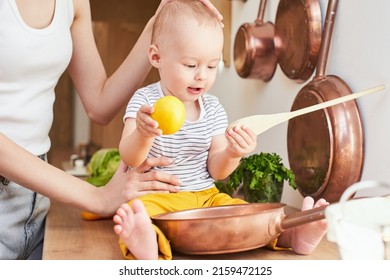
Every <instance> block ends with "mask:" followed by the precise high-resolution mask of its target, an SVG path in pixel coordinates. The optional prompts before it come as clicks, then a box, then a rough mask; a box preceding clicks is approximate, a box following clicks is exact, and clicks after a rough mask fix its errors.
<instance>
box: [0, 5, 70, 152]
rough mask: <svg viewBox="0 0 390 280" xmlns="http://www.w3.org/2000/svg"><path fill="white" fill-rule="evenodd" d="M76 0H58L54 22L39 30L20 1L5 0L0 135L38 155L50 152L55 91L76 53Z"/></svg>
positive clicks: (0, 29) (0, 34)
mask: <svg viewBox="0 0 390 280" xmlns="http://www.w3.org/2000/svg"><path fill="white" fill-rule="evenodd" d="M72 1H73V0H56V1H55V3H56V4H55V14H54V17H53V20H52V22H51V24H50V25H49V26H48V27H46V28H43V29H34V28H31V27H30V26H28V25H27V24H26V23H25V22H24V21H23V19H22V17H21V15H20V14H19V10H18V8H17V5H16V3H15V0H0V132H1V133H3V134H4V135H6V136H7V137H8V138H10V139H11V140H13V141H14V142H15V143H17V144H18V145H20V146H22V147H24V148H25V149H27V150H28V151H30V152H32V153H33V154H35V155H40V154H43V153H46V152H47V151H48V150H49V149H50V139H49V131H50V128H51V125H52V121H53V103H54V99H55V94H54V88H55V86H56V85H57V82H58V79H59V78H60V76H61V74H62V73H63V72H64V71H65V69H66V68H67V66H68V64H69V61H70V58H71V55H72V39H71V33H70V26H71V25H72V22H73V15H74V11H73V2H72ZM66 113H67V112H66Z"/></svg>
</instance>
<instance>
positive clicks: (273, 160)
mask: <svg viewBox="0 0 390 280" xmlns="http://www.w3.org/2000/svg"><path fill="white" fill-rule="evenodd" d="M271 180H274V181H276V182H279V183H280V184H283V181H287V182H288V183H289V185H290V186H291V187H292V188H293V189H296V183H295V175H294V173H293V172H292V171H291V170H290V169H288V168H286V167H285V166H284V165H283V163H282V159H281V157H280V156H279V155H278V154H276V153H260V154H253V155H251V156H249V157H244V158H242V159H241V161H240V165H239V166H238V167H237V168H236V170H234V171H233V173H232V174H231V175H230V176H229V179H228V180H227V181H219V182H216V186H217V188H218V189H219V190H220V191H221V192H225V193H228V194H230V195H231V194H232V193H234V191H235V190H237V188H238V187H239V186H240V185H241V184H243V185H244V188H248V189H249V190H251V191H255V192H256V191H259V192H262V194H261V195H260V196H261V198H259V199H256V200H258V201H261V202H265V201H267V200H270V201H272V200H271V199H272V198H273V197H275V196H277V195H278V194H276V192H277V191H276V190H274V189H273V188H272V187H271V186H270V181H271ZM280 192H281V191H280ZM244 193H245V189H244Z"/></svg>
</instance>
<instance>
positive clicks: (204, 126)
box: [124, 83, 228, 191]
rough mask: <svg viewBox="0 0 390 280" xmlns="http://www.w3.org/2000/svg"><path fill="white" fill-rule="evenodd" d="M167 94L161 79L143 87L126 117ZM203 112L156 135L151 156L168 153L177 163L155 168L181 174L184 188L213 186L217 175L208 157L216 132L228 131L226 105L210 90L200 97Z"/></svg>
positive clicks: (195, 189)
mask: <svg viewBox="0 0 390 280" xmlns="http://www.w3.org/2000/svg"><path fill="white" fill-rule="evenodd" d="M163 96H164V94H163V92H162V90H161V86H160V83H154V84H151V85H149V86H147V87H144V88H141V89H139V90H138V91H137V92H136V93H135V94H134V96H133V98H132V99H131V100H130V102H129V104H128V106H127V109H126V114H125V116H124V119H126V118H129V117H130V118H135V117H136V114H137V111H138V110H139V108H140V107H141V105H143V104H147V105H149V106H152V105H153V104H154V102H156V101H157V100H158V99H159V98H161V97H163ZM198 100H199V105H200V109H201V112H200V116H199V119H198V120H196V121H188V120H186V121H185V122H184V125H183V126H182V128H181V129H180V130H179V131H178V132H176V133H175V134H171V135H162V136H159V137H156V138H155V141H154V143H153V145H152V147H151V149H150V151H149V155H148V157H149V158H155V157H160V156H164V157H168V158H172V159H173V161H174V162H173V164H172V165H170V166H166V167H157V168H155V169H158V170H162V171H164V172H168V173H170V174H173V175H176V176H178V177H179V178H180V179H181V181H182V185H181V187H180V189H181V190H182V191H200V190H205V189H208V188H211V187H213V183H214V179H213V178H212V177H211V176H210V173H209V172H208V170H207V158H208V152H209V149H210V144H211V139H212V137H213V136H216V135H220V134H224V133H225V129H226V127H227V125H228V121H227V115H226V112H225V109H224V108H223V107H222V105H221V104H220V103H219V101H218V98H217V97H215V96H212V95H210V94H207V93H205V94H203V95H202V96H200V97H199V99H198Z"/></svg>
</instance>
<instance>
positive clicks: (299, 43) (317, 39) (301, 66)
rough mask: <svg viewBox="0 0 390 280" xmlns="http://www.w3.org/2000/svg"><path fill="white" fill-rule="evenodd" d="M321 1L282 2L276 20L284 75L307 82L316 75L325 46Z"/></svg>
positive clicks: (280, 60)
mask: <svg viewBox="0 0 390 280" xmlns="http://www.w3.org/2000/svg"><path fill="white" fill-rule="evenodd" d="M321 34H322V18H321V7H320V4H319V1H318V0H280V1H279V5H278V10H277V14H276V19H275V38H274V43H275V52H276V56H277V57H278V63H279V65H280V68H281V69H282V71H283V72H284V74H285V75H286V76H287V77H289V78H290V79H293V80H296V81H297V82H304V81H306V80H307V79H309V78H310V77H311V76H312V74H313V73H314V69H315V67H316V65H317V59H318V53H319V50H320V46H321Z"/></svg>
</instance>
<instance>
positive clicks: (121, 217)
mask: <svg viewBox="0 0 390 280" xmlns="http://www.w3.org/2000/svg"><path fill="white" fill-rule="evenodd" d="M113 220H114V222H115V224H116V225H115V226H114V232H115V233H116V234H117V235H118V236H119V237H120V238H121V239H122V241H123V242H124V243H125V244H126V246H127V248H128V249H129V250H130V252H131V253H132V254H133V256H134V257H135V258H136V259H141V260H156V259H158V247H157V239H156V232H155V231H154V229H153V227H152V223H151V220H150V218H149V216H148V213H147V212H146V209H145V207H144V205H143V204H142V202H141V201H139V200H134V201H133V203H132V207H131V208H130V206H129V205H128V204H123V205H122V206H121V207H120V208H119V209H118V210H117V212H116V215H115V216H114V218H113Z"/></svg>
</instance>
